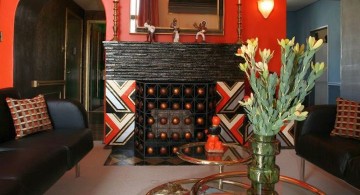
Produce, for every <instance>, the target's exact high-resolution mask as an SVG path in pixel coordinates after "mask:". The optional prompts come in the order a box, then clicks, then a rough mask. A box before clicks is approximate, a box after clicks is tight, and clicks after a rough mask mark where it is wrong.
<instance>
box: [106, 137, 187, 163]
mask: <svg viewBox="0 0 360 195" xmlns="http://www.w3.org/2000/svg"><path fill="white" fill-rule="evenodd" d="M111 150H112V151H111V153H110V155H109V157H108V158H107V159H106V161H105V163H104V165H105V166H121V165H136V166H144V165H151V166H154V165H194V164H192V163H189V162H186V161H183V160H181V159H180V158H178V157H177V156H174V157H166V158H160V157H151V158H143V157H141V156H138V155H136V154H135V152H134V145H133V142H131V141H130V142H128V143H127V144H126V145H124V146H112V149H111Z"/></svg>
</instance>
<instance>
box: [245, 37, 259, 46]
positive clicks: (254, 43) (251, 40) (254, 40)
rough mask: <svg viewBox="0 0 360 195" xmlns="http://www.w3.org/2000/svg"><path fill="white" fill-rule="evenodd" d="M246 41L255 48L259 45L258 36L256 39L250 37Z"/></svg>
mask: <svg viewBox="0 0 360 195" xmlns="http://www.w3.org/2000/svg"><path fill="white" fill-rule="evenodd" d="M246 43H247V44H248V45H252V46H253V47H254V48H256V47H257V46H258V38H257V37H256V38H255V39H254V38H252V39H248V40H246Z"/></svg>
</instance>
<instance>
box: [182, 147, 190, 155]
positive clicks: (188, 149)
mask: <svg viewBox="0 0 360 195" xmlns="http://www.w3.org/2000/svg"><path fill="white" fill-rule="evenodd" d="M183 152H185V153H186V154H188V153H190V152H191V149H190V148H184V150H183Z"/></svg>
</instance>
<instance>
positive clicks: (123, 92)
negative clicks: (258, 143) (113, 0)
mask: <svg viewBox="0 0 360 195" xmlns="http://www.w3.org/2000/svg"><path fill="white" fill-rule="evenodd" d="M104 46H105V51H106V114H105V123H106V125H105V140H104V142H105V143H106V144H108V145H125V144H126V143H128V142H129V140H131V141H134V145H135V146H134V149H135V150H136V151H137V152H138V153H139V154H141V155H142V156H144V157H153V156H159V155H160V156H171V155H173V150H176V147H177V146H179V145H181V144H184V143H188V142H194V141H204V140H205V135H204V130H205V129H206V128H208V127H209V125H210V121H211V120H209V119H211V117H212V116H213V115H215V114H216V115H218V116H221V118H222V120H223V121H224V123H223V124H222V125H223V126H222V129H223V131H222V133H223V135H222V138H223V140H224V141H225V142H237V143H241V142H242V141H243V136H242V133H241V132H240V130H239V128H242V126H241V124H242V122H243V121H244V114H243V113H242V111H241V112H239V110H240V108H239V104H238V101H239V100H241V99H242V97H243V96H244V93H245V92H244V82H243V80H244V77H243V75H242V73H241V71H239V69H238V64H239V63H240V62H241V59H239V58H238V57H236V56H235V55H234V53H235V52H236V50H237V48H238V45H236V44H207V43H205V44H204V43H201V44H192V43H187V44H174V43H151V44H150V43H141V42H104ZM149 107H150V108H151V109H149ZM164 116H168V117H167V119H166V122H165V119H162V118H164ZM175 116H176V117H177V118H178V120H180V121H181V122H179V123H178V124H177V123H176V122H175V124H174V123H172V120H173V118H174V117H175ZM186 118H190V119H191V123H189V124H185V122H184V120H185V119H186ZM160 120H163V121H162V123H163V124H160ZM187 120H189V119H187ZM198 120H200V121H201V123H199V122H197V121H198ZM162 131H166V139H165V138H163V139H162V138H161V135H163V137H164V136H165V135H164V134H161V133H162ZM241 131H242V130H241ZM187 132H190V133H191V136H190V138H189V135H188V134H187V136H185V133H187ZM176 133H178V134H176ZM148 134H150V135H148ZM148 136H149V137H148ZM149 148H150V149H149Z"/></svg>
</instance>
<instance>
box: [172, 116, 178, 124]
mask: <svg viewBox="0 0 360 195" xmlns="http://www.w3.org/2000/svg"><path fill="white" fill-rule="evenodd" d="M171 123H172V124H173V125H178V124H179V123H180V119H179V117H177V116H175V117H174V118H172V121H171Z"/></svg>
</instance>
